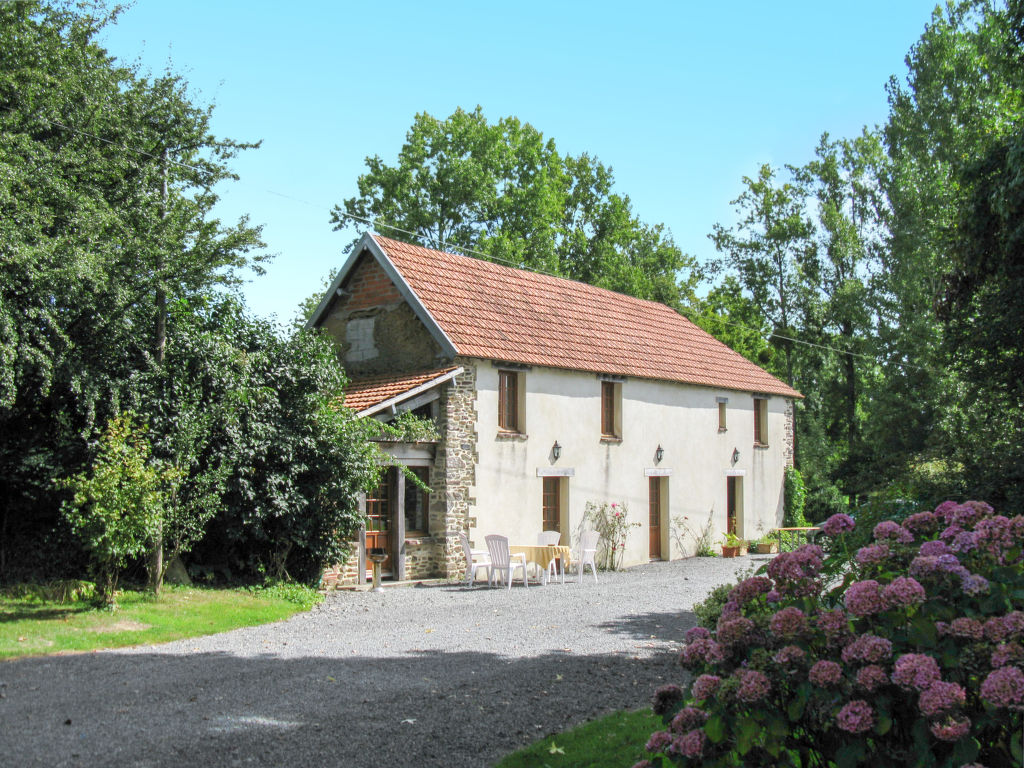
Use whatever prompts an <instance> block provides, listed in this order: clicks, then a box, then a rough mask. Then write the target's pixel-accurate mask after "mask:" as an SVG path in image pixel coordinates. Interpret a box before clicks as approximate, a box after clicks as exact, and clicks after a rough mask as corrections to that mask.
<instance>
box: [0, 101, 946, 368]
mask: <svg viewBox="0 0 1024 768" xmlns="http://www.w3.org/2000/svg"><path fill="white" fill-rule="evenodd" d="M0 109H4V110H6V111H7V112H10V113H12V114H17V113H16V112H15V110H14V109H13V108H11V107H6V106H0ZM37 119H39V120H41V121H42V122H44V123H48V124H50V125H54V126H56V127H58V128H60V129H62V130H65V131H68V132H69V133H75V134H78V135H80V136H86V137H88V138H90V139H95V140H96V141H102V142H104V143H105V144H109V145H110V146H113V147H117V148H118V149H122V150H124V151H125V152H129V153H131V154H135V155H140V156H142V157H148V158H150V159H153V160H162V159H163V158H162V157H161V156H160V155H154V154H153V153H151V152H147V151H145V150H142V149H136V148H134V147H129V146H128V145H126V144H123V143H118V142H115V141H112V140H110V139H106V138H104V137H102V136H98V135H96V134H94V133H89V132H88V131H83V130H81V129H78V128H72V127H71V126H68V125H65V124H63V123H61V122H59V121H57V120H52V119H50V118H46V117H38V118H37ZM166 162H168V163H170V164H171V165H176V166H178V167H180V168H187V169H189V170H191V171H195V172H196V173H202V172H203V169H201V168H198V167H196V166H194V165H189V164H188V163H182V162H180V161H178V160H172V159H170V158H168V159H167V160H166ZM238 183H240V184H242V185H243V186H247V185H246V184H245V183H244V182H242V181H240V180H239V182H238ZM97 191H98V190H97ZM265 191H266V192H267V193H268V194H271V195H275V196H277V197H283V198H285V199H288V200H294V201H295V202H298V203H302V204H303V205H307V206H309V207H311V208H317V209H320V210H323V208H321V206H319V205H317V204H315V203H312V202H310V201H308V200H303V199H301V198H298V197H294V196H293V195H286V194H284V193H283V192H277V191H276V190H272V189H266V190H265ZM337 213H338V215H339V216H342V217H344V218H347V219H352V220H354V221H360V222H363V223H364V224H367V225H369V226H370V227H373V228H378V227H384V228H386V229H389V230H392V231H394V232H400V233H402V234H404V235H409V236H410V237H414V238H416V239H418V240H423V239H424V236H423V235H422V234H420V233H418V232H411V231H410V230H408V229H403V228H402V227H398V226H395V225H394V224H389V223H387V222H385V221H381V220H379V219H368V218H365V217H363V216H356V215H355V214H352V213H347V212H343V211H338V212H337ZM436 242H437V245H438V246H439V247H446V246H447V247H451V248H454V249H455V250H458V251H461V252H463V253H471V254H473V255H475V256H479V257H481V258H484V259H487V260H488V261H492V262H498V263H500V264H504V265H506V266H509V267H512V268H514V269H524V270H527V271H530V272H534V273H536V274H541V275H546V276H547V277H557V278H561V279H563V280H565V279H571V278H566V277H565V276H564V275H557V274H554V273H552V272H547V271H545V270H543V269H537V268H535V267H528V266H526V265H523V264H522V263H521V262H520V263H517V262H514V261H511V260H509V259H504V258H501V257H499V256H493V255H491V254H488V253H484V252H482V251H478V250H475V249H473V248H468V247H466V246H462V245H459V244H456V243H451V242H450V241H445V240H441V239H439V238H438V239H437V241H436ZM716 321H717V322H720V323H722V324H724V325H730V326H732V327H734V328H740V329H743V330H746V331H751V332H753V333H757V334H758V335H760V334H761V333H762V331H761V330H760V329H758V328H753V327H751V326H749V325H742V324H740V323H734V322H731V321H729V320H723V319H721V318H716ZM771 337H774V338H776V339H782V340H783V341H789V342H792V343H794V344H803V345H804V346H808V347H815V348H817V349H823V350H826V351H829V352H835V353H836V354H840V355H849V356H851V357H859V358H862V359H864V360H870V361H871V362H873V363H883V362H884V361H883V360H880V359H879V358H877V357H873V356H872V355H868V354H865V353H861V352H851V351H849V350H844V349H839V348H838V347H831V346H828V345H825V344H818V343H815V342H812V341H806V340H804V339H795V338H793V337H791V336H783V335H782V334H779V333H775V332H774V331H772V332H771V335H770V336H769V338H771ZM895 365H897V366H899V367H903V368H914V369H915V370H919V371H927V370H928V369H927V368H924V367H923V366H920V365H914V364H913V363H901V362H897V363H895Z"/></svg>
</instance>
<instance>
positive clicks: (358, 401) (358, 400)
mask: <svg viewBox="0 0 1024 768" xmlns="http://www.w3.org/2000/svg"><path fill="white" fill-rule="evenodd" d="M456 369H457V366H454V365H451V366H448V367H447V368H438V369H437V370H433V371H418V372H417V373H402V374H398V375H397V376H396V375H392V374H383V375H381V376H370V377H367V378H365V379H353V380H352V381H350V382H349V385H348V387H347V388H346V389H345V405H347V406H348V407H349V408H351V409H352V410H353V411H356V412H357V413H361V412H362V411H365V410H366V409H367V408H372V407H373V406H375V405H379V404H380V403H383V402H384V401H386V400H390V399H391V398H393V397H398V396H399V395H402V394H404V393H406V392H408V391H409V390H412V389H416V387H418V386H420V385H421V384H426V383H428V382H430V381H433V380H434V379H438V378H441V377H442V376H444V375H445V374H448V373H451V372H452V371H454V370H456Z"/></svg>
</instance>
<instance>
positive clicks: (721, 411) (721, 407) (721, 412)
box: [717, 397, 729, 432]
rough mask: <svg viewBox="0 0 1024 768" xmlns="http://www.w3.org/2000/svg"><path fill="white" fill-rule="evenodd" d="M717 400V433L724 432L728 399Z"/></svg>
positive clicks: (720, 398)
mask: <svg viewBox="0 0 1024 768" xmlns="http://www.w3.org/2000/svg"><path fill="white" fill-rule="evenodd" d="M717 399H718V431H719V432H725V431H726V424H725V408H726V406H727V405H728V404H729V398H727V397H719V398H717Z"/></svg>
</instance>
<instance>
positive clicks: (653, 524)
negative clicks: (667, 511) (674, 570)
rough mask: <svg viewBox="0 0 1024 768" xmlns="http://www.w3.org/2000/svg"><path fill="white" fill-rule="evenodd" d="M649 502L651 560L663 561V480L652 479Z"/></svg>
mask: <svg viewBox="0 0 1024 768" xmlns="http://www.w3.org/2000/svg"><path fill="white" fill-rule="evenodd" d="M649 480H650V493H649V500H648V523H647V527H648V530H649V531H650V544H649V546H650V558H651V560H661V478H660V477H651V478H649Z"/></svg>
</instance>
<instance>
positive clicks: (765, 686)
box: [736, 669, 772, 704]
mask: <svg viewBox="0 0 1024 768" xmlns="http://www.w3.org/2000/svg"><path fill="white" fill-rule="evenodd" d="M738 677H739V682H740V686H739V688H737V689H736V698H737V699H739V700H740V701H744V702H746V703H748V704H752V703H754V702H755V701H760V700H761V699H763V698H764V697H765V696H767V695H768V694H769V693H771V690H772V684H771V681H770V680H769V679H768V676H767V675H766V674H764V672H761V671H759V670H756V669H748V670H746V671H744V672H741V673H740V674H739V675H738Z"/></svg>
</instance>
